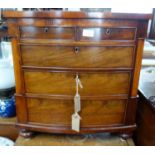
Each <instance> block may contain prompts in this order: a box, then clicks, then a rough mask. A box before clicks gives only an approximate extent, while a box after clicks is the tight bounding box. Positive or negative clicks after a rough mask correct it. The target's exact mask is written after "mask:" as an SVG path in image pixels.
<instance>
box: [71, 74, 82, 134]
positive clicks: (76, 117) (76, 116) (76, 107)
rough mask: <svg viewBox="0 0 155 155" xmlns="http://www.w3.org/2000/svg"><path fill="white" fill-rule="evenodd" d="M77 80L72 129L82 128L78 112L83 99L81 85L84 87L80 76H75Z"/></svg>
mask: <svg viewBox="0 0 155 155" xmlns="http://www.w3.org/2000/svg"><path fill="white" fill-rule="evenodd" d="M75 81H76V94H75V96H74V114H73V115H72V130H75V131H79V129H80V118H81V117H80V115H79V114H78V112H80V110H81V99H80V94H79V87H80V88H83V86H82V83H81V81H80V79H79V77H78V74H77V75H76V78H75Z"/></svg>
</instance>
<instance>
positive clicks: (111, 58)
mask: <svg viewBox="0 0 155 155" xmlns="http://www.w3.org/2000/svg"><path fill="white" fill-rule="evenodd" d="M21 51H22V61H23V65H25V66H37V67H67V68H69V67H70V68H78V67H79V68H91V67H92V68H95V67H96V68H117V67H124V68H125V67H127V68H129V67H132V64H133V55H134V47H133V46H129V47H122V46H120V47H118V46H117V47H116V46H114V47H86V46H85V47H83V46H81V47H80V46H79V47H67V46H35V45H22V46H21ZM34 58H35V59H34Z"/></svg>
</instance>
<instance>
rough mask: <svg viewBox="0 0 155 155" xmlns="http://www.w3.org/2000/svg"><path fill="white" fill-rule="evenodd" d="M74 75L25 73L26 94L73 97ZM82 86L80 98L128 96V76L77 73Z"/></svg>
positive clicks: (74, 88) (123, 74) (127, 74)
mask: <svg viewBox="0 0 155 155" xmlns="http://www.w3.org/2000/svg"><path fill="white" fill-rule="evenodd" d="M76 74H77V73H76V72H75V73H63V72H37V71H35V72H33V71H25V72H24V78H25V90H26V92H27V93H40V94H43V93H45V94H55V95H56V94H60V95H65V94H66V95H75V93H76V82H75V77H76ZM78 75H79V79H80V81H81V83H82V85H83V88H82V89H79V93H80V95H81V96H87V95H88V96H101V95H112V94H128V92H129V83H130V74H129V73H128V72H127V73H126V72H123V73H78ZM43 86H44V87H43Z"/></svg>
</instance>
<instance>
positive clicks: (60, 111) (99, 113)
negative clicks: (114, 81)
mask: <svg viewBox="0 0 155 155" xmlns="http://www.w3.org/2000/svg"><path fill="white" fill-rule="evenodd" d="M26 102H27V108H28V113H29V115H28V121H29V122H31V123H41V124H42V125H46V124H48V126H50V125H55V126H59V125H60V126H70V125H71V115H72V114H73V113H74V102H73V100H60V99H59V100H50V99H37V98H27V99H26ZM126 103H127V100H108V101H107V100H103V101H100V100H93V101H91V100H82V101H81V112H80V116H81V118H82V119H81V123H80V124H81V125H80V126H81V127H86V126H94V125H95V126H97V125H100V126H104V125H114V124H115V125H118V124H119V125H120V124H123V121H124V115H125V108H126Z"/></svg>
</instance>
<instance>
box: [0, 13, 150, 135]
mask: <svg viewBox="0 0 155 155" xmlns="http://www.w3.org/2000/svg"><path fill="white" fill-rule="evenodd" d="M3 16H4V18H6V22H7V23H8V26H9V35H10V36H11V37H13V55H14V64H15V65H14V66H15V74H16V85H17V91H16V100H17V115H18V124H17V126H18V127H19V128H20V129H21V130H22V131H23V133H24V134H25V133H26V131H27V130H28V131H41V132H52V133H70V134H72V133H73V134H78V133H77V132H75V131H73V130H71V127H70V120H71V114H72V113H73V112H74V110H73V97H74V95H75V86H76V85H75V76H76V74H78V75H79V78H80V80H81V82H82V84H83V89H79V93H80V95H81V100H82V101H81V102H82V110H81V115H82V120H81V125H82V126H81V129H80V132H79V133H95V132H105V131H106V132H118V133H120V134H122V135H125V136H124V137H127V136H126V135H128V136H129V135H130V136H131V133H132V131H133V130H134V129H135V127H136V124H135V113H136V112H135V111H136V105H137V104H136V103H137V102H136V100H137V85H138V77H139V72H140V63H141V55H142V50H143V41H144V38H145V37H146V32H147V25H148V20H149V19H150V17H151V16H150V15H148V14H115V13H86V12H63V11H49V12H38V11H36V12H29V11H28V12H27V11H25V12H20V11H5V12H3ZM56 124H57V125H56Z"/></svg>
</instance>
